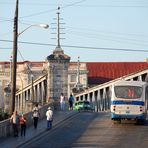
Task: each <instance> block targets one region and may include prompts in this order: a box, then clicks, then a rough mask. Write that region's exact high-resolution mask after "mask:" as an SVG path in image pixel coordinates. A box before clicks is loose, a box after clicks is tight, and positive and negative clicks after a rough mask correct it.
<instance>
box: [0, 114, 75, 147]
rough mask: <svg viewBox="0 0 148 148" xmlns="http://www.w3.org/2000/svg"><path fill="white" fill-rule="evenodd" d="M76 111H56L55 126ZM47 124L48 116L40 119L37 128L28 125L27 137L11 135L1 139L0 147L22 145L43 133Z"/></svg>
mask: <svg viewBox="0 0 148 148" xmlns="http://www.w3.org/2000/svg"><path fill="white" fill-rule="evenodd" d="M76 113H77V112H76V111H54V120H53V128H54V126H56V125H57V124H59V123H61V122H62V121H64V120H65V119H67V118H69V117H71V116H72V115H74V114H76ZM46 126H47V122H46V118H45V119H43V120H39V122H38V127H37V129H34V127H33V124H32V126H29V127H27V129H26V136H25V137H21V136H20V133H19V137H13V136H11V137H7V138H3V139H0V148H15V147H16V146H17V145H20V144H21V143H24V142H26V141H28V140H30V139H31V138H33V137H36V136H37V135H40V134H41V133H43V132H45V131H46ZM51 130H52V129H51ZM49 132H50V131H49Z"/></svg>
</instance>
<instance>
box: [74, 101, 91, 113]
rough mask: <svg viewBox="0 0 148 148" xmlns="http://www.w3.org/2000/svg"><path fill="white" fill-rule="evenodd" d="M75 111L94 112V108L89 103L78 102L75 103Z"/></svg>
mask: <svg viewBox="0 0 148 148" xmlns="http://www.w3.org/2000/svg"><path fill="white" fill-rule="evenodd" d="M74 110H77V111H93V110H94V109H93V107H92V105H91V104H90V102H89V101H86V100H85V101H77V102H75V103H74Z"/></svg>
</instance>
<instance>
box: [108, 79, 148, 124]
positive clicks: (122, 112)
mask: <svg viewBox="0 0 148 148" xmlns="http://www.w3.org/2000/svg"><path fill="white" fill-rule="evenodd" d="M147 109H148V83H146V82H142V81H119V82H117V83H115V84H113V85H112V94H111V119H112V120H114V121H120V122H121V120H136V122H137V123H139V122H140V123H144V121H145V119H146V116H147Z"/></svg>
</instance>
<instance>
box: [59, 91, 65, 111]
mask: <svg viewBox="0 0 148 148" xmlns="http://www.w3.org/2000/svg"><path fill="white" fill-rule="evenodd" d="M60 106H61V110H64V109H65V97H64V95H63V93H61V96H60Z"/></svg>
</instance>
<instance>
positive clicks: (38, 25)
mask: <svg viewBox="0 0 148 148" xmlns="http://www.w3.org/2000/svg"><path fill="white" fill-rule="evenodd" d="M33 26H36V27H41V28H45V29H47V28H48V27H49V25H48V24H34V25H30V26H28V27H27V28H25V29H24V30H23V31H21V32H20V33H18V35H17V36H20V35H21V34H22V33H23V32H25V31H26V30H28V29H29V28H31V27H33Z"/></svg>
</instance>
